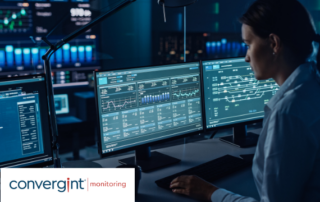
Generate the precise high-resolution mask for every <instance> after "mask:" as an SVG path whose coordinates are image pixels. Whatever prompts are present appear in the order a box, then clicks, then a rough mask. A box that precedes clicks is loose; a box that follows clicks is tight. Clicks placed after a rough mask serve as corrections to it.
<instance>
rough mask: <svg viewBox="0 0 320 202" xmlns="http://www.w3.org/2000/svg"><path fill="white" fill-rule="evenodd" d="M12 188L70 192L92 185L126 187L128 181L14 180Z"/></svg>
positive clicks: (11, 184)
mask: <svg viewBox="0 0 320 202" xmlns="http://www.w3.org/2000/svg"><path fill="white" fill-rule="evenodd" d="M9 187H10V189H13V190H25V189H26V190H57V191H58V192H60V193H63V192H70V191H72V190H84V191H89V188H90V187H95V188H98V187H107V188H108V187H118V188H126V187H127V183H126V182H118V181H116V182H107V181H103V182H89V178H87V179H81V178H79V180H70V178H67V180H41V181H40V180H27V181H25V180H20V181H16V180H12V181H10V183H9Z"/></svg>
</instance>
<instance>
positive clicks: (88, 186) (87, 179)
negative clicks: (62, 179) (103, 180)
mask: <svg viewBox="0 0 320 202" xmlns="http://www.w3.org/2000/svg"><path fill="white" fill-rule="evenodd" d="M87 183H88V185H87V188H88V191H89V178H87Z"/></svg>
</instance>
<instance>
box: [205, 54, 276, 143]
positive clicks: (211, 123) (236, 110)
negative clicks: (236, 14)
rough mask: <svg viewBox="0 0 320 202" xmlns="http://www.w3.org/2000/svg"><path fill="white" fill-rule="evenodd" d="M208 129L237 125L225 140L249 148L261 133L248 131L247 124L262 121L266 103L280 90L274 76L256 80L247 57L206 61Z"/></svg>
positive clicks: (223, 139)
mask: <svg viewBox="0 0 320 202" xmlns="http://www.w3.org/2000/svg"><path fill="white" fill-rule="evenodd" d="M202 68H203V88H204V100H205V102H204V103H205V113H206V114H205V116H206V126H205V127H206V129H219V128H222V127H230V126H232V127H233V128H234V131H233V132H234V134H233V136H228V137H224V138H221V140H222V141H225V142H228V143H231V144H234V145H237V146H240V147H249V146H253V145H255V144H256V142H257V139H258V137H259V136H257V135H254V134H252V133H248V134H247V132H246V125H247V124H249V123H254V122H259V121H262V119H263V117H264V106H265V104H267V103H268V101H269V100H270V99H271V98H272V96H273V95H274V94H275V93H276V92H277V91H278V89H279V86H278V85H277V84H276V82H275V81H274V80H273V79H268V80H264V81H258V80H256V78H255V76H254V72H253V71H252V69H251V67H250V65H249V63H247V62H245V58H228V59H218V60H210V61H202Z"/></svg>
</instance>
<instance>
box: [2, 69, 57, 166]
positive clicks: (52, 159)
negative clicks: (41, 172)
mask: <svg viewBox="0 0 320 202" xmlns="http://www.w3.org/2000/svg"><path fill="white" fill-rule="evenodd" d="M38 76H42V78H43V79H44V83H45V92H46V100H47V107H48V110H50V105H49V102H50V100H48V88H47V79H46V75H45V74H35V75H26V76H15V77H10V78H9V77H2V78H0V82H2V81H10V80H24V79H28V78H37V77H38ZM48 122H49V124H48V125H49V133H50V144H51V153H50V154H51V156H49V157H48V158H50V157H51V160H50V161H45V162H41V163H36V164H31V165H28V166H23V167H21V168H42V167H46V166H51V165H53V164H54V154H53V153H54V151H53V149H52V148H53V147H52V141H53V133H52V126H51V124H52V123H51V118H50V114H49V112H48ZM30 158H32V157H30ZM26 160H28V157H27V159H26ZM27 163H28V162H25V163H16V164H11V165H9V166H6V167H0V168H10V167H16V166H17V165H19V164H27Z"/></svg>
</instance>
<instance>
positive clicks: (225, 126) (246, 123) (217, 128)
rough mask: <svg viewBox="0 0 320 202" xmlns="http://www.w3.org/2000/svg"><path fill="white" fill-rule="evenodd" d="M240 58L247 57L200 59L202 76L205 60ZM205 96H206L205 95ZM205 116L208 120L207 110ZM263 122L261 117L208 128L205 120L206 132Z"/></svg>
mask: <svg viewBox="0 0 320 202" xmlns="http://www.w3.org/2000/svg"><path fill="white" fill-rule="evenodd" d="M239 58H245V57H227V58H216V59H212V60H200V67H201V70H202V76H204V71H203V65H202V64H203V62H209V61H214V60H225V59H239ZM202 81H203V82H202V83H201V85H202V87H201V88H202V89H204V80H202ZM202 95H203V96H205V94H204V91H203V93H202ZM203 98H204V97H203ZM204 100H205V98H204V99H203V107H204V109H205V101H204ZM204 116H205V120H207V115H206V111H205V110H204ZM261 122H263V118H259V119H255V120H250V121H243V122H238V123H232V124H227V125H224V126H216V127H213V128H207V121H205V125H204V126H205V131H206V132H210V131H216V130H221V129H227V128H233V127H234V126H239V125H249V124H254V123H261Z"/></svg>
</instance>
